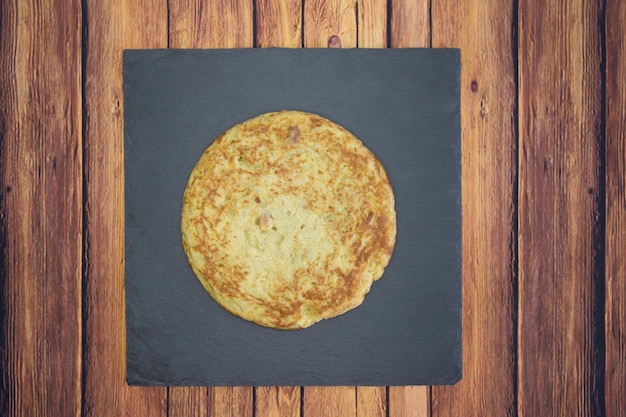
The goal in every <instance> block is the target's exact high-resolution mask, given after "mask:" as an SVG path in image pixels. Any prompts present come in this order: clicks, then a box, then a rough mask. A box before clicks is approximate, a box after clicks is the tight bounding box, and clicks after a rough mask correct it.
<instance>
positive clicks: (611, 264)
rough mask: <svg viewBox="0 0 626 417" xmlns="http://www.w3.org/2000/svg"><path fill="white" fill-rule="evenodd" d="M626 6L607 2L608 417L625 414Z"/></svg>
mask: <svg viewBox="0 0 626 417" xmlns="http://www.w3.org/2000/svg"><path fill="white" fill-rule="evenodd" d="M624 80H626V3H625V2H623V1H618V0H608V1H607V3H606V112H607V116H606V238H605V239H606V257H605V259H606V291H605V294H606V304H605V310H606V313H605V314H606V316H605V317H606V324H605V339H606V371H605V372H606V377H605V381H606V383H605V384H606V385H605V391H606V397H605V398H606V415H607V417H618V416H624V413H626V240H625V239H624V236H626V88H625V87H624Z"/></svg>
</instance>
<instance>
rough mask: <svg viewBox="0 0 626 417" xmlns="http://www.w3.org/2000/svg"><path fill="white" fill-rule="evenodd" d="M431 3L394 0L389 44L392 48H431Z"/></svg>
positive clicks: (422, 0)
mask: <svg viewBox="0 0 626 417" xmlns="http://www.w3.org/2000/svg"><path fill="white" fill-rule="evenodd" d="M430 3H431V2H430V1H428V0H393V1H392V2H391V10H390V12H391V15H390V16H389V20H390V22H391V27H390V34H389V38H390V39H389V44H390V45H391V47H392V48H427V47H428V46H430Z"/></svg>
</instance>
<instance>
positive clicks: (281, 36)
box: [255, 0, 302, 48]
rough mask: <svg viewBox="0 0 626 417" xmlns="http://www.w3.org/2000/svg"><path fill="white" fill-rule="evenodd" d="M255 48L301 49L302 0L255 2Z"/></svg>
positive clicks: (263, 0)
mask: <svg viewBox="0 0 626 417" xmlns="http://www.w3.org/2000/svg"><path fill="white" fill-rule="evenodd" d="M255 46H256V47H260V48H271V47H274V48H300V47H302V0H280V1H276V0H257V1H256V45H255Z"/></svg>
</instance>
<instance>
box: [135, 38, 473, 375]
mask: <svg viewBox="0 0 626 417" xmlns="http://www.w3.org/2000/svg"><path fill="white" fill-rule="evenodd" d="M123 72H124V74H123V75H124V134H125V199H126V201H125V207H126V213H125V216H126V254H125V255H126V277H125V280H126V281H125V283H126V330H127V348H128V350H127V380H128V383H129V384H131V385H256V386H259V385H376V386H379V385H438V384H453V383H455V382H457V381H458V380H459V379H460V378H461V143H460V136H461V133H460V52H459V50H456V49H395V50H393V49H388V50H385V49H377V50H373V49H351V50H335V49H302V50H294V49H290V50H287V49H231V50H127V51H124V66H123ZM283 109H288V110H301V111H306V112H312V113H317V114H319V115H321V116H323V117H326V118H328V119H330V120H332V121H334V122H336V123H338V124H340V125H342V126H344V127H345V128H347V129H348V130H350V131H351V132H352V133H354V134H355V135H356V136H357V137H358V138H359V139H361V140H362V141H363V143H364V144H365V145H366V146H367V147H369V148H370V149H371V150H372V151H373V152H374V154H375V155H376V156H377V157H378V158H379V159H380V161H381V162H382V163H383V165H384V166H385V168H386V170H387V172H388V174H389V178H390V181H391V184H392V187H393V190H394V194H395V199H396V212H397V228H398V235H397V242H396V247H395V251H394V254H393V257H392V259H391V263H390V265H389V266H388V267H387V269H386V271H385V274H384V275H383V277H382V278H381V279H380V280H379V281H377V282H375V283H374V284H373V285H372V288H371V291H370V293H369V294H368V295H367V297H366V298H365V302H364V303H363V304H362V305H361V306H360V307H358V308H356V309H354V310H352V311H350V312H348V313H346V314H344V315H342V316H339V317H337V318H333V319H330V320H325V321H322V322H320V323H318V324H315V325H313V326H312V327H310V328H308V329H305V330H296V331H285V330H274V329H268V328H263V327H260V326H257V325H255V324H253V323H250V322H246V321H244V320H242V319H240V318H237V317H235V316H233V315H231V314H229V313H228V312H226V311H225V310H224V309H222V308H221V307H220V306H219V305H218V304H217V303H216V302H214V301H213V299H212V298H211V297H210V296H209V295H208V294H207V293H206V292H205V291H204V289H203V288H202V286H201V284H200V283H199V281H198V280H197V278H196V277H195V275H194V274H193V272H192V271H191V269H190V267H189V265H188V263H187V258H186V256H185V253H184V251H183V248H182V245H181V231H180V214H181V209H182V197H183V192H184V190H185V187H186V183H187V179H188V177H189V174H190V173H191V171H192V169H193V167H194V165H195V163H196V161H197V160H198V158H199V157H200V155H201V154H202V152H203V151H204V150H205V149H206V147H207V146H209V145H210V143H211V142H212V141H213V139H215V138H217V137H218V136H219V135H220V134H221V133H222V132H224V131H226V130H227V129H228V128H230V127H231V126H233V125H235V124H237V123H240V122H243V121H244V120H247V119H249V118H252V117H254V116H257V115H259V114H262V113H266V112H270V111H279V110H283Z"/></svg>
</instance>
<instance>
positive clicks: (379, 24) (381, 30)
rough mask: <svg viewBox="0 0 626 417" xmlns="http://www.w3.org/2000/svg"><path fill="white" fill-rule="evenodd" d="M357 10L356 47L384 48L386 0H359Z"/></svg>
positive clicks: (385, 42)
mask: <svg viewBox="0 0 626 417" xmlns="http://www.w3.org/2000/svg"><path fill="white" fill-rule="evenodd" d="M424 3H425V2H424ZM357 12H358V13H357V14H358V16H357V18H358V20H357V27H358V29H359V30H358V31H357V32H358V37H357V38H358V39H357V45H358V47H359V48H386V47H387V0H359V1H358V3H357Z"/></svg>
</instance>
